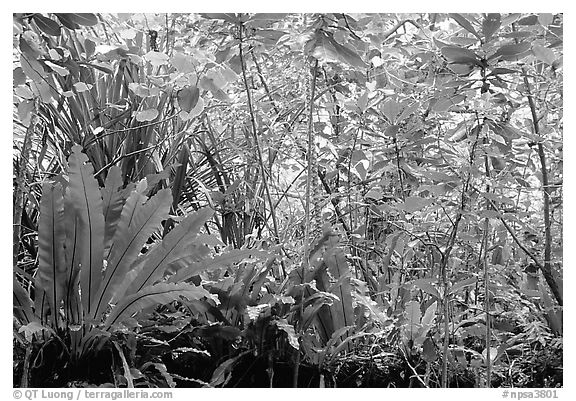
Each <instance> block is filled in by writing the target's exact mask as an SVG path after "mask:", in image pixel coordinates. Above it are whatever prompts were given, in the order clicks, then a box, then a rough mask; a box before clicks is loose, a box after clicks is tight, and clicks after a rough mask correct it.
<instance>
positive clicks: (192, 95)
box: [176, 86, 200, 113]
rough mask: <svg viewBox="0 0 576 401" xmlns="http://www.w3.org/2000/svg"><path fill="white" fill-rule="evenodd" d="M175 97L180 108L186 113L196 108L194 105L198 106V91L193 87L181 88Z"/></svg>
mask: <svg viewBox="0 0 576 401" xmlns="http://www.w3.org/2000/svg"><path fill="white" fill-rule="evenodd" d="M176 97H177V98H178V104H179V105H180V108H181V109H182V110H184V111H185V112H186V113H190V111H191V110H192V109H193V108H194V107H196V104H198V99H199V98H200V90H199V89H198V88H197V87H195V86H193V87H186V88H182V89H180V90H179V91H178V93H177V94H176Z"/></svg>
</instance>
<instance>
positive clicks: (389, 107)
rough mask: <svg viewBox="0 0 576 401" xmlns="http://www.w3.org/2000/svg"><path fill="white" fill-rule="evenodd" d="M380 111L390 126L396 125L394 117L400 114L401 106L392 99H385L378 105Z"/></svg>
mask: <svg viewBox="0 0 576 401" xmlns="http://www.w3.org/2000/svg"><path fill="white" fill-rule="evenodd" d="M380 111H381V112H382V114H384V117H386V118H387V119H388V121H389V122H390V124H396V117H398V115H399V114H400V113H401V112H402V104H400V103H398V102H397V101H396V100H394V99H393V98H388V99H385V100H384V101H383V102H382V103H380Z"/></svg>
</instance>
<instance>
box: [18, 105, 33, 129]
mask: <svg viewBox="0 0 576 401" xmlns="http://www.w3.org/2000/svg"><path fill="white" fill-rule="evenodd" d="M32 111H34V101H33V100H24V101H22V102H20V103H19V104H18V118H19V119H20V121H21V122H22V124H24V125H25V126H28V125H29V124H30V119H31V117H32Z"/></svg>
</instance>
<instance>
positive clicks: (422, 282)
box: [414, 278, 440, 299]
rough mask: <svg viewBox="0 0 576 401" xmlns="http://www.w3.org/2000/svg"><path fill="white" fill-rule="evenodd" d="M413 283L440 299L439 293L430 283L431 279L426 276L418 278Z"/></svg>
mask: <svg viewBox="0 0 576 401" xmlns="http://www.w3.org/2000/svg"><path fill="white" fill-rule="evenodd" d="M414 285H415V286H416V287H418V288H419V289H421V290H422V291H424V292H425V293H427V294H430V295H432V296H435V297H436V298H438V299H440V293H439V292H438V290H437V289H436V287H434V285H433V284H432V280H431V279H428V278H419V279H417V280H416V281H414Z"/></svg>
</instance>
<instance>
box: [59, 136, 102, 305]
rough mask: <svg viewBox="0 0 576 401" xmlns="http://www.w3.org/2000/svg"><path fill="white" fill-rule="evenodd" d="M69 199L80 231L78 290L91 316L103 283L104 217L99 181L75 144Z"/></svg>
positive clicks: (72, 155)
mask: <svg viewBox="0 0 576 401" xmlns="http://www.w3.org/2000/svg"><path fill="white" fill-rule="evenodd" d="M68 164H69V167H68V175H69V177H70V185H69V189H70V196H71V197H72V199H73V201H74V205H75V209H76V213H77V214H78V218H79V222H80V229H79V231H78V235H77V237H78V238H79V241H78V243H79V246H80V249H82V255H81V257H80V264H81V265H82V270H81V272H80V288H81V292H82V306H83V307H84V312H85V313H91V312H92V309H91V304H92V302H93V300H94V298H95V295H96V291H97V290H98V288H99V287H100V282H101V281H102V263H103V255H104V242H103V241H104V215H103V214H102V198H101V196H100V189H99V187H98V182H97V181H96V179H95V178H94V175H93V173H94V169H93V168H92V165H91V164H90V163H89V162H88V157H87V156H86V155H85V154H84V153H82V147H81V146H78V145H74V146H73V147H72V154H71V155H70V158H69V159H68Z"/></svg>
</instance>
